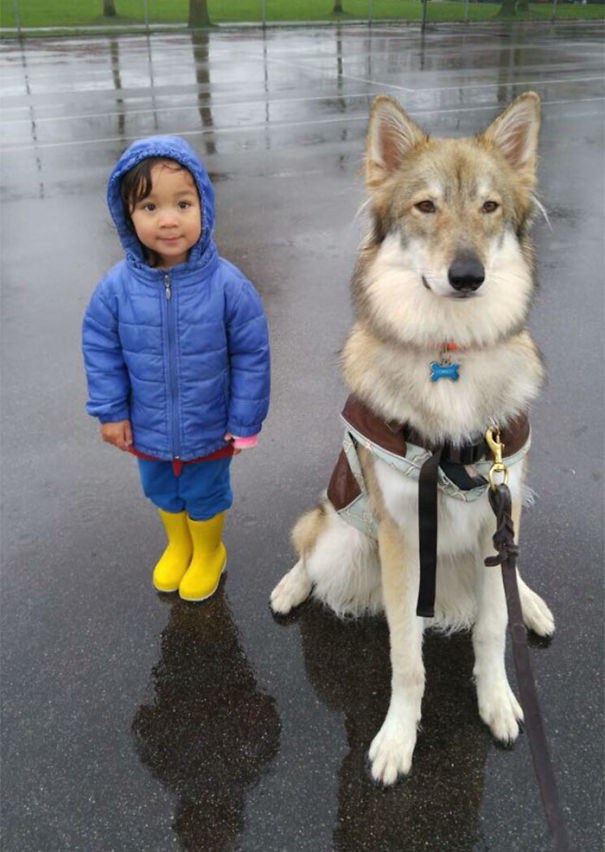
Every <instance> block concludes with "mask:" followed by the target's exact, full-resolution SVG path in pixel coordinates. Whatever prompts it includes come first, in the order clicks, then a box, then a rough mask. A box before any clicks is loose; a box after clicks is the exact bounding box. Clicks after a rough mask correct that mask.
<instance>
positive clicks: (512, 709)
mask: <svg viewBox="0 0 605 852" xmlns="http://www.w3.org/2000/svg"><path fill="white" fill-rule="evenodd" d="M477 697H478V700H479V715H480V716H481V718H482V719H483V721H484V722H485V724H486V725H487V726H488V727H489V729H490V731H491V732H492V734H493V736H494V737H495V738H496V739H497V740H498V741H499V742H501V743H502V744H503V745H507V746H508V745H511V744H512V743H513V742H514V741H515V740H516V739H517V737H518V736H519V722H522V721H523V710H522V709H521V705H520V704H519V702H518V701H517V699H516V697H515V694H514V693H513V691H512V689H511V688H510V686H509V685H508V682H507V681H506V680H504V682H501V683H495V682H494V681H491V682H490V683H489V684H486V685H485V686H481V685H480V684H479V682H478V683H477Z"/></svg>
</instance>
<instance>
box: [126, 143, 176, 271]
mask: <svg viewBox="0 0 605 852" xmlns="http://www.w3.org/2000/svg"><path fill="white" fill-rule="evenodd" d="M159 164H161V165H164V166H166V167H167V168H169V169H174V171H180V170H181V169H182V170H183V171H185V172H186V171H187V168H186V167H185V166H183V165H182V164H181V163H179V162H178V161H177V160H171V159H170V158H169V157H145V159H144V160H140V162H138V163H137V164H136V166H133V167H132V168H131V169H130V170H129V171H127V172H125V174H124V175H122V179H121V181H120V198H121V199H122V208H123V210H124V217H125V219H126V224H127V225H128V227H129V228H130V230H131V231H133V232H134V230H135V229H134V225H133V224H132V216H131V213H132V211H133V210H134V208H135V206H136V205H137V204H138V203H139V202H140V201H143V200H144V199H145V198H147V196H149V195H151V191H152V189H153V182H152V180H151V170H152V169H153V167H154V166H157V165H159ZM144 251H145V253H146V255H147V259H148V262H149V265H150V266H156V265H157V264H158V262H159V257H158V255H157V254H156V253H155V252H154V251H152V250H151V249H148V248H146V247H144Z"/></svg>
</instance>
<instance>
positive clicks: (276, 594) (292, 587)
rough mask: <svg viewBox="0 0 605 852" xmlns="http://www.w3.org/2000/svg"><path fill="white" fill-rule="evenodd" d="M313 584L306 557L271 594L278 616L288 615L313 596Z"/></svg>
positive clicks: (302, 557)
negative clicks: (306, 564) (306, 565)
mask: <svg viewBox="0 0 605 852" xmlns="http://www.w3.org/2000/svg"><path fill="white" fill-rule="evenodd" d="M311 588H312V583H311V580H310V579H309V575H308V573H307V569H306V567H305V559H304V556H301V558H300V559H299V560H298V562H297V563H296V565H295V566H294V568H291V569H290V571H288V573H287V574H285V575H284V576H283V577H282V578H281V580H280V581H279V583H278V584H277V586H275V588H274V589H273V591H272V592H271V609H272V610H273V612H274V613H275V614H276V615H287V614H288V613H289V612H290V610H291V609H294V607H297V606H299V604H301V603H302V602H303V601H305V600H306V599H307V598H308V597H309V595H310V594H311Z"/></svg>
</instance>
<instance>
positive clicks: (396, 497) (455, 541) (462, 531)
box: [374, 458, 522, 557]
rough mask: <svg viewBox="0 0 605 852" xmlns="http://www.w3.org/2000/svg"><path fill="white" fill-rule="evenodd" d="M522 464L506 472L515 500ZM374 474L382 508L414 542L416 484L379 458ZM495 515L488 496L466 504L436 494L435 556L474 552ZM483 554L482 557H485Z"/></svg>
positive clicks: (416, 522)
mask: <svg viewBox="0 0 605 852" xmlns="http://www.w3.org/2000/svg"><path fill="white" fill-rule="evenodd" d="M521 470H522V465H516V466H515V467H514V468H512V469H510V471H509V474H510V475H509V487H510V488H511V494H514V495H515V497H517V495H519V494H520V491H521ZM374 473H375V476H376V480H377V483H378V487H379V488H380V492H381V495H382V500H383V503H384V507H385V509H386V510H387V512H388V513H389V515H390V516H391V518H393V520H394V521H395V522H396V524H397V526H398V527H399V528H400V529H401V530H402V532H403V534H404V535H406V536H407V537H414V540H415V541H417V530H418V481H417V480H412V479H410V478H409V477H406V476H403V475H402V474H401V473H400V472H399V471H397V470H395V469H394V468H392V467H390V466H389V465H388V464H387V463H386V462H384V461H383V460H382V459H379V458H376V459H375V460H374ZM494 524H495V521H494V516H493V513H492V509H491V507H490V505H489V501H488V498H487V494H484V495H482V496H481V497H480V498H479V499H478V500H473V501H472V502H468V503H467V502H465V501H464V500H456V499H454V498H452V497H449V496H448V495H447V494H443V493H442V492H439V494H438V533H437V554H438V556H439V557H452V556H459V555H463V554H469V553H474V552H475V551H476V549H477V544H478V542H479V541H480V539H481V532H482V530H484V529H485V528H486V527H487V528H490V525H491V526H494ZM488 555H489V554H488V553H485V554H484V556H488Z"/></svg>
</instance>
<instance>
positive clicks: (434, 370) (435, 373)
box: [430, 361, 460, 382]
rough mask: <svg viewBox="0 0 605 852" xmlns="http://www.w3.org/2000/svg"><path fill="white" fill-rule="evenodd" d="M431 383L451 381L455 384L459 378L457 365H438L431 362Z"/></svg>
mask: <svg viewBox="0 0 605 852" xmlns="http://www.w3.org/2000/svg"><path fill="white" fill-rule="evenodd" d="M430 366H431V381H432V382H437V381H439V379H451V380H452V381H453V382H457V381H458V379H459V378H460V375H459V372H458V371H459V369H460V365H459V364H439V362H438V361H431V365H430Z"/></svg>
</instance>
